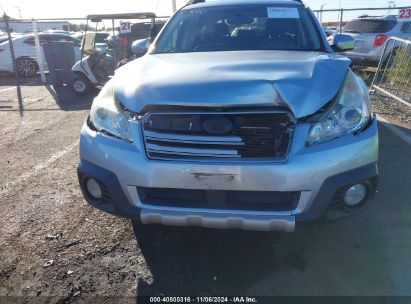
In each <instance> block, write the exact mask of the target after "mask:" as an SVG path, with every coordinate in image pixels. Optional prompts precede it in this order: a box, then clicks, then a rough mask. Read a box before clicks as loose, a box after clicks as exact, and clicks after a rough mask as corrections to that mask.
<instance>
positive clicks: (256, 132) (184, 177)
mask: <svg viewBox="0 0 411 304" xmlns="http://www.w3.org/2000/svg"><path fill="white" fill-rule="evenodd" d="M262 25H264V30H261V26H262ZM237 28H240V30H236V29H237ZM233 33H235V36H234V35H233ZM149 44H150V43H149V40H148V39H143V40H140V41H137V42H134V44H133V52H134V53H135V54H138V55H141V54H144V53H146V54H145V55H144V56H142V57H140V58H137V59H135V60H134V61H132V62H129V63H128V64H126V65H124V66H123V67H121V68H119V69H117V71H116V73H115V75H114V77H113V78H112V79H111V80H110V81H109V82H108V83H107V84H106V85H105V86H104V88H103V89H102V91H101V92H100V94H99V95H98V96H97V97H96V98H95V99H94V102H93V105H92V108H91V113H90V116H89V117H88V118H87V119H86V121H85V123H84V126H83V128H82V131H81V137H80V163H79V166H78V177H79V183H80V187H81V189H82V192H83V195H84V197H85V199H86V201H87V202H88V203H89V204H91V205H92V206H94V207H96V208H98V209H101V210H103V211H106V212H109V213H112V214H116V215H119V216H124V217H128V218H131V219H132V220H134V221H141V223H143V224H152V223H157V224H165V225H179V226H202V227H212V228H238V229H246V230H266V231H271V230H279V231H293V230H294V228H295V225H296V223H299V222H304V221H311V220H318V219H323V218H326V219H337V218H344V217H348V216H351V215H353V214H357V213H359V212H361V211H363V210H364V209H365V208H366V207H367V206H368V205H369V204H370V202H371V198H372V197H373V195H374V192H375V189H376V184H377V175H378V173H377V159H378V131H377V121H376V119H375V117H374V116H373V115H372V114H371V112H370V100H369V96H368V89H367V87H366V85H365V84H364V82H363V81H362V80H361V78H359V77H357V76H356V75H355V74H354V73H353V72H352V71H351V70H350V68H349V66H350V63H351V61H350V60H349V59H348V58H346V57H344V56H341V55H339V54H338V52H340V51H344V50H348V49H350V48H353V47H354V40H353V39H352V38H351V37H350V36H347V35H337V36H335V37H334V45H333V47H332V48H331V46H330V45H329V44H328V43H327V40H326V37H325V35H324V33H323V31H322V29H321V25H320V24H319V23H318V21H317V20H316V18H315V16H314V14H313V13H312V11H311V10H310V9H309V8H307V7H306V6H304V5H303V4H302V2H300V1H290V0H285V1H282V0H229V1H226V0H221V1H210V2H208V1H207V2H203V3H198V4H190V5H187V6H185V7H183V8H182V9H180V10H179V11H178V12H177V13H176V14H175V15H174V16H173V17H172V18H171V20H170V21H169V22H168V23H167V25H166V26H165V28H164V29H163V30H162V32H161V33H160V34H159V36H158V37H157V38H156V39H155V41H154V42H152V43H151V45H150V46H149ZM325 83H326V84H327V85H324V84H325Z"/></svg>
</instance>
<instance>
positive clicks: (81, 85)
mask: <svg viewBox="0 0 411 304" xmlns="http://www.w3.org/2000/svg"><path fill="white" fill-rule="evenodd" d="M70 88H71V90H72V91H73V92H74V94H76V95H79V96H84V95H87V94H88V93H89V92H90V89H91V82H90V80H88V79H87V78H86V77H85V76H83V75H77V76H75V77H74V78H73V79H71V81H70Z"/></svg>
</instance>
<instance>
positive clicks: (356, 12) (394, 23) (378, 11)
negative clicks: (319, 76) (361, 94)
mask: <svg viewBox="0 0 411 304" xmlns="http://www.w3.org/2000/svg"><path fill="white" fill-rule="evenodd" d="M314 13H315V14H316V15H317V17H318V19H319V21H320V23H321V24H322V25H323V28H324V31H325V33H326V35H327V36H328V37H329V38H328V40H329V42H330V43H332V37H333V36H335V35H336V34H339V33H342V34H346V35H350V36H352V37H353V38H354V40H355V44H356V46H355V48H354V49H353V50H352V51H349V52H346V53H345V55H346V56H347V57H349V58H350V59H351V60H352V63H353V69H363V70H366V69H368V71H373V72H375V70H376V68H377V66H378V64H379V62H380V59H381V56H382V55H383V50H384V46H385V43H386V41H387V40H388V39H389V38H391V37H397V38H401V39H404V40H411V18H410V17H411V6H408V7H396V8H395V7H385V8H359V9H329V10H325V9H323V10H316V11H314ZM387 54H388V53H387ZM383 60H386V58H383Z"/></svg>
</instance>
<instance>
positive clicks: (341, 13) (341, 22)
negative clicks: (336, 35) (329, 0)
mask: <svg viewBox="0 0 411 304" xmlns="http://www.w3.org/2000/svg"><path fill="white" fill-rule="evenodd" d="M343 16H344V9H341V10H340V34H341V33H342V24H343V18H344V17H343Z"/></svg>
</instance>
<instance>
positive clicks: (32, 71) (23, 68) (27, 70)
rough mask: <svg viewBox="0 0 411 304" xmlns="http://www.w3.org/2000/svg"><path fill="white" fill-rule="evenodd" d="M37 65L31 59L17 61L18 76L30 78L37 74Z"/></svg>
mask: <svg viewBox="0 0 411 304" xmlns="http://www.w3.org/2000/svg"><path fill="white" fill-rule="evenodd" d="M37 70H38V66H37V63H36V62H35V61H34V60H33V59H31V58H20V59H17V74H18V75H19V76H20V77H24V78H29V77H33V76H35V75H36V74H37Z"/></svg>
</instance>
